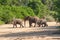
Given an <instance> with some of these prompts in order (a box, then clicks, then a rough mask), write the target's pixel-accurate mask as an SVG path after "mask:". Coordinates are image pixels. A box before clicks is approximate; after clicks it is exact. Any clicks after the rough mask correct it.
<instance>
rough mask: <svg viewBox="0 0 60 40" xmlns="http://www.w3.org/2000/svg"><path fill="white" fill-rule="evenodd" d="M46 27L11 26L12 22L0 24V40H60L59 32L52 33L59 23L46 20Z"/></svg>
mask: <svg viewBox="0 0 60 40" xmlns="http://www.w3.org/2000/svg"><path fill="white" fill-rule="evenodd" d="M47 24H48V27H31V28H29V25H28V22H27V24H26V27H24V28H20V27H19V25H18V28H13V25H12V24H4V25H0V40H60V34H54V32H56V31H57V30H58V29H56V27H57V26H58V25H59V24H56V22H47Z"/></svg>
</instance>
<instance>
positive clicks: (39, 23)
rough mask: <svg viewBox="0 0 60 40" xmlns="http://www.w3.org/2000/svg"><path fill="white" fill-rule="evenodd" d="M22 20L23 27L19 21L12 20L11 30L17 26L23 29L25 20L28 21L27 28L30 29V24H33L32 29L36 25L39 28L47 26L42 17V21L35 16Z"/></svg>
mask: <svg viewBox="0 0 60 40" xmlns="http://www.w3.org/2000/svg"><path fill="white" fill-rule="evenodd" d="M23 20H24V26H23V23H22V20H21V19H14V20H13V28H14V27H17V24H19V25H20V27H25V26H26V21H27V20H28V21H29V27H32V23H34V27H36V26H37V25H38V27H40V26H42V27H45V26H48V24H47V21H46V19H45V18H44V17H43V18H42V19H40V18H39V17H37V16H34V17H32V16H26V17H25V18H24V19H23Z"/></svg>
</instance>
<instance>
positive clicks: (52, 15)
mask: <svg viewBox="0 0 60 40" xmlns="http://www.w3.org/2000/svg"><path fill="white" fill-rule="evenodd" d="M25 16H38V17H40V18H42V17H43V16H45V17H48V16H49V18H47V20H57V19H58V21H59V20H60V0H0V20H1V21H3V22H5V23H9V22H10V21H11V20H12V19H13V18H14V17H15V18H21V19H23V18H24V17H25Z"/></svg>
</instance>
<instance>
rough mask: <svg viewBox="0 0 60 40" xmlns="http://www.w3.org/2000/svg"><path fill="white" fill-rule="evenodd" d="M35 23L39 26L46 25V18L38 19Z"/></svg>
mask: <svg viewBox="0 0 60 40" xmlns="http://www.w3.org/2000/svg"><path fill="white" fill-rule="evenodd" d="M37 24H38V26H39V27H40V26H42V27H45V26H48V25H47V22H46V20H38V22H37Z"/></svg>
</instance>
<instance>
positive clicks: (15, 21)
mask: <svg viewBox="0 0 60 40" xmlns="http://www.w3.org/2000/svg"><path fill="white" fill-rule="evenodd" d="M17 24H19V25H20V27H21V26H22V27H24V26H23V25H22V24H23V23H22V20H21V19H14V20H13V28H14V26H16V28H17Z"/></svg>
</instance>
